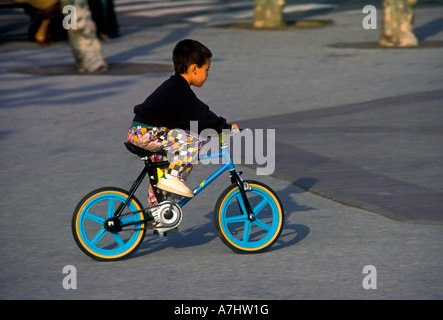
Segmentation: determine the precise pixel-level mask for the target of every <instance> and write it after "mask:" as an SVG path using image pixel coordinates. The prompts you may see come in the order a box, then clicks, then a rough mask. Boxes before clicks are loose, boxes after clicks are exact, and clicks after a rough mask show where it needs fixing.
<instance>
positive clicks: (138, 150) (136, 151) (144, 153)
mask: <svg viewBox="0 0 443 320" xmlns="http://www.w3.org/2000/svg"><path fill="white" fill-rule="evenodd" d="M125 147H126V149H128V151H129V152H131V153H133V154H136V155H138V156H139V157H140V158H143V157H150V156H152V155H154V154H161V155H166V152H165V151H158V152H151V151H148V150H146V149H143V148H140V147H137V146H136V145H133V144H132V143H129V142H125Z"/></svg>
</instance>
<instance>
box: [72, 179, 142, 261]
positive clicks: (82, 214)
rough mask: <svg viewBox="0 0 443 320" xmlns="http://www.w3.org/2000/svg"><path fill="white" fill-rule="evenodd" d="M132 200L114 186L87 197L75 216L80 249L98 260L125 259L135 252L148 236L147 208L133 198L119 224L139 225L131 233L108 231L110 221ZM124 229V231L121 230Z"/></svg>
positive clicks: (127, 231) (75, 237) (125, 192)
mask: <svg viewBox="0 0 443 320" xmlns="http://www.w3.org/2000/svg"><path fill="white" fill-rule="evenodd" d="M128 197H129V195H128V192H127V191H125V190H123V189H119V188H114V187H105V188H100V189H97V190H95V191H92V192H91V193H89V194H88V195H86V196H85V197H84V198H83V199H82V200H81V201H80V202H79V204H78V205H77V207H76V208H75V210H74V214H73V216H72V234H73V236H74V240H75V242H76V243H77V245H78V246H79V248H80V249H81V250H82V251H83V252H84V253H86V254H87V255H88V256H90V257H91V258H93V259H96V260H102V261H111V260H121V259H124V258H126V257H127V256H129V255H130V254H131V253H133V252H134V251H135V250H136V249H137V248H138V246H139V245H140V244H141V243H142V241H143V238H144V236H145V233H146V229H145V223H143V220H144V216H143V211H142V210H143V207H142V205H141V204H140V201H139V200H138V199H137V198H136V197H134V196H133V197H132V199H131V200H130V201H129V203H128V205H127V206H126V207H125V208H124V210H123V213H125V214H124V215H122V216H121V217H120V218H119V220H118V221H116V223H121V224H123V223H131V222H133V223H135V222H138V221H140V223H136V224H134V225H133V226H131V230H118V229H116V230H113V231H112V232H111V231H109V228H108V229H107V228H105V227H104V224H105V221H106V219H108V218H112V217H113V216H114V212H115V210H116V209H117V208H118V206H119V205H120V204H123V203H124V202H125V201H126V199H127V198H128ZM120 229H121V228H120Z"/></svg>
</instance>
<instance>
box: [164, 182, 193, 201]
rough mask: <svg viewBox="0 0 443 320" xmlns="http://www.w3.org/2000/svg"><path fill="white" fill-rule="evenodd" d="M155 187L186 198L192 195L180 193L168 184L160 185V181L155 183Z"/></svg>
mask: <svg viewBox="0 0 443 320" xmlns="http://www.w3.org/2000/svg"><path fill="white" fill-rule="evenodd" d="M157 188H159V189H161V190H164V191H166V192H170V193H173V194H178V195H179V196H182V197H186V198H193V197H194V194H192V196H191V195H189V194H185V193H182V192H180V191H177V190H176V189H173V188H170V187H169V186H163V185H160V183H159V184H157Z"/></svg>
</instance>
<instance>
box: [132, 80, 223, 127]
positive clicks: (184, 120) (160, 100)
mask: <svg viewBox="0 0 443 320" xmlns="http://www.w3.org/2000/svg"><path fill="white" fill-rule="evenodd" d="M134 113H135V117H134V121H135V122H140V123H144V124H146V125H147V126H152V127H167V128H169V129H185V130H189V129H190V121H198V129H199V131H201V130H204V129H208V128H211V129H214V130H216V131H217V132H219V133H220V132H221V131H222V129H230V128H231V125H229V124H228V123H226V120H225V119H224V118H222V117H219V116H217V115H216V114H215V113H214V112H212V111H211V110H210V109H209V107H208V106H207V105H206V104H205V103H203V102H202V101H201V100H199V99H198V98H197V96H196V95H195V93H194V92H193V91H192V90H191V87H190V86H189V84H188V82H187V81H186V79H185V78H183V77H182V76H180V75H173V76H171V77H170V78H169V79H168V80H166V81H165V82H163V84H161V85H160V86H159V87H158V88H157V89H156V90H155V91H154V92H153V93H152V94H151V95H150V96H149V97H147V98H146V100H145V101H144V102H143V103H141V104H139V105H136V106H135V107H134Z"/></svg>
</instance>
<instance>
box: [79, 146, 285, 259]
mask: <svg viewBox="0 0 443 320" xmlns="http://www.w3.org/2000/svg"><path fill="white" fill-rule="evenodd" d="M125 146H126V148H127V149H128V150H129V151H130V152H132V153H134V154H136V155H137V156H139V157H140V158H141V160H142V161H144V164H145V165H144V167H143V170H142V172H141V173H140V174H139V176H138V177H137V179H136V180H135V181H134V183H133V184H132V186H131V188H130V190H129V191H126V190H123V189H120V188H116V187H103V188H100V189H97V190H94V191H92V192H90V193H89V194H88V195H86V196H85V197H84V198H83V199H82V200H81V201H80V202H79V204H78V205H77V207H76V208H75V210H74V214H73V217H72V233H73V236H74V239H75V242H76V243H77V245H78V246H79V248H80V249H81V250H82V251H83V252H84V253H85V254H87V255H88V256H90V257H92V258H93V259H96V260H102V261H112V260H121V259H124V258H126V257H128V256H129V255H130V254H132V253H133V252H134V251H136V250H137V248H138V247H139V246H140V244H141V243H142V242H143V239H144V237H145V234H146V231H147V230H148V229H151V230H152V231H153V233H154V234H158V235H160V236H164V235H166V234H167V233H168V232H177V230H178V229H177V227H178V225H179V224H180V222H181V221H182V208H183V206H184V205H185V204H186V203H188V202H189V201H190V200H191V199H194V198H195V196H197V195H198V194H199V193H200V192H201V191H203V190H204V189H205V188H206V187H207V186H208V185H209V184H210V183H211V182H213V181H214V180H215V179H217V178H218V177H219V176H220V175H221V174H222V173H224V172H225V171H229V174H230V179H231V185H230V186H229V187H227V188H226V189H225V190H224V191H223V192H222V193H221V195H220V197H219V198H218V200H217V202H216V205H215V209H214V224H215V229H216V232H217V235H218V236H219V238H220V239H221V240H222V241H223V243H224V244H225V245H226V246H228V247H229V248H230V249H232V250H233V251H234V252H237V253H258V252H263V251H264V250H266V249H268V248H269V247H271V246H272V245H273V244H274V243H275V242H276V241H277V239H278V238H279V236H280V234H281V232H282V230H283V224H284V211H283V206H282V204H281V201H280V199H279V197H278V195H277V194H276V193H275V192H274V191H273V190H272V189H271V188H270V187H268V186H267V185H265V184H263V183H261V182H258V181H253V180H246V181H244V180H243V179H242V177H241V174H242V172H237V170H236V169H235V166H234V164H233V163H232V161H231V158H230V153H229V148H228V145H227V143H226V142H223V143H222V146H221V149H220V150H221V151H220V152H217V153H213V154H206V155H202V156H200V157H199V159H200V160H205V159H211V158H222V159H224V164H223V165H222V166H221V167H220V168H219V169H218V170H217V171H215V172H214V173H213V174H211V175H210V176H209V177H208V178H207V179H206V180H204V181H203V182H202V183H200V185H198V186H197V188H195V190H194V191H193V192H194V198H183V199H181V200H180V201H178V202H177V201H175V200H174V198H175V197H174V196H173V195H171V194H168V193H166V194H165V193H164V192H162V190H160V189H158V188H157V183H158V179H159V178H160V177H161V174H162V171H161V170H160V169H161V168H165V167H168V166H169V162H168V161H161V162H152V161H151V156H152V155H153V153H151V152H149V151H147V150H145V149H142V148H139V147H137V146H134V145H132V144H129V143H125ZM147 174H148V176H149V179H150V184H151V186H152V187H153V190H154V193H155V196H156V198H157V201H158V205H155V206H152V207H150V208H146V209H145V208H143V206H142V204H141V202H140V201H139V200H138V199H137V198H136V197H135V195H134V194H135V192H136V190H137V189H138V187H139V186H140V184H141V182H142V181H143V180H144V178H145V177H146V175H147Z"/></svg>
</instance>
